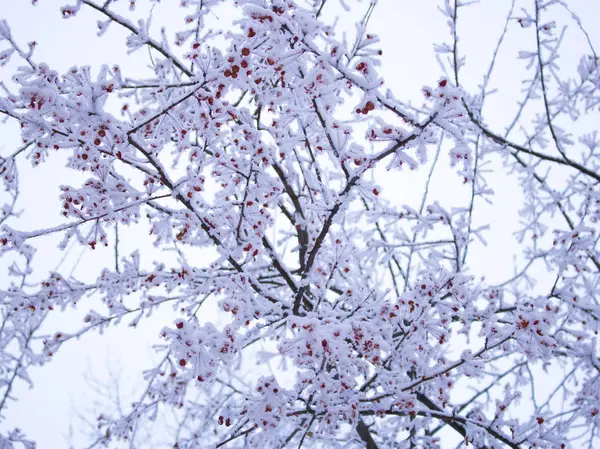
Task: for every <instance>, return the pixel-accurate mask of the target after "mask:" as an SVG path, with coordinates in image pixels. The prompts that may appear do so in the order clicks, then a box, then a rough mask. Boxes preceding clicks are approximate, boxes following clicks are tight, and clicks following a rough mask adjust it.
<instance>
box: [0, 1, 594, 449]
mask: <svg viewBox="0 0 600 449" xmlns="http://www.w3.org/2000/svg"><path fill="white" fill-rule="evenodd" d="M39 3H40V5H39V6H38V7H35V8H34V7H32V6H31V5H30V2H29V1H26V0H0V19H2V18H4V19H6V20H7V21H8V23H9V24H10V26H11V28H12V31H13V34H14V36H15V38H16V39H17V41H18V42H19V44H20V45H21V46H22V47H26V43H27V42H28V41H31V40H36V41H37V42H38V48H37V50H36V53H35V60H36V61H44V62H46V63H48V64H49V65H50V66H51V67H52V68H54V69H56V70H58V71H59V73H62V72H65V71H66V70H67V69H68V68H69V67H71V66H73V65H78V66H82V65H91V66H92V67H93V68H98V67H99V65H100V64H102V63H108V64H111V65H112V64H115V63H116V64H119V65H120V66H121V68H122V69H123V71H124V72H127V73H129V74H130V75H133V74H134V73H135V71H143V70H144V67H145V66H146V64H147V52H146V51H145V50H140V51H138V52H136V53H134V54H133V55H126V54H125V51H124V45H123V38H124V36H125V34H124V33H123V32H122V31H121V30H120V29H119V28H118V27H117V26H115V25H112V26H111V29H109V31H108V32H107V34H106V35H104V36H103V37H102V38H97V37H96V36H95V30H96V24H95V22H96V20H97V19H98V16H97V15H96V14H95V13H92V12H91V11H90V10H88V9H87V8H83V10H82V12H81V13H80V14H79V16H78V17H76V18H75V19H71V20H66V21H65V20H62V19H61V17H60V12H59V9H58V8H59V6H62V5H63V4H64V3H65V2H64V1H62V0H40V1H39ZM178 3H179V2H178V1H176V0H163V2H162V4H161V5H159V6H158V7H157V12H156V17H157V18H160V21H161V22H164V23H166V24H169V23H173V20H174V19H172V16H174V15H175V14H176V15H177V17H180V13H179V12H178V11H177V8H176V5H177V4H178ZM438 3H439V2H437V1H433V0H380V2H379V5H378V6H377V8H376V9H375V12H374V15H373V18H372V20H371V22H370V27H369V29H370V30H371V31H373V32H374V33H376V34H378V35H379V37H380V38H381V40H382V43H381V47H382V49H383V52H384V55H383V60H382V61H383V66H382V68H381V70H380V74H381V75H382V76H383V77H384V79H385V80H386V84H387V86H388V87H389V88H390V89H391V90H392V91H393V92H394V93H395V95H396V96H397V97H398V98H399V99H401V100H408V99H412V100H413V101H415V102H416V104H420V102H421V101H422V97H421V93H420V89H421V87H422V86H423V85H434V84H435V83H436V82H437V80H438V79H439V78H440V76H442V75H443V73H442V71H441V69H440V67H439V65H438V63H437V62H436V60H435V55H434V52H433V43H434V42H438V43H439V42H442V41H447V42H450V35H449V29H448V26H447V25H446V23H445V19H444V17H443V16H442V15H441V14H440V13H439V12H438V11H437V5H438ZM531 3H532V2H517V4H523V5H527V6H528V7H530V6H531ZM352 4H354V3H353V2H352ZM569 5H570V7H571V8H572V9H573V10H574V11H575V12H576V13H578V14H579V15H580V17H581V19H582V22H583V25H584V27H585V28H586V29H587V31H588V32H589V33H590V35H591V38H592V41H593V42H594V43H595V44H596V46H597V48H600V26H598V24H599V23H600V1H599V0H574V1H570V2H569ZM364 6H366V4H365V5H364ZM509 8H510V1H509V0H482V2H481V5H477V6H473V7H470V8H465V9H463V10H461V11H464V14H463V15H461V17H460V18H459V20H460V22H459V27H460V28H459V33H460V38H461V41H460V47H461V53H462V54H463V55H465V56H466V57H467V66H466V67H465V68H464V69H463V71H462V72H461V79H462V82H463V83H464V84H465V85H466V86H468V87H467V90H470V91H472V92H473V91H475V90H476V86H478V85H479V83H481V75H482V73H483V72H484V71H485V70H487V66H488V64H489V60H490V57H491V50H492V49H493V47H494V46H495V43H496V39H497V37H498V36H499V34H500V32H501V30H502V27H503V25H504V20H505V17H506V14H507V12H508V10H509ZM363 9H364V8H361V9H360V10H357V11H356V14H354V11H353V12H352V14H353V15H354V16H355V17H358V16H360V15H362V13H363ZM518 10H519V9H518V8H516V11H518ZM172 13H175V14H172ZM211 21H212V22H211V23H212V24H213V26H219V23H223V22H226V18H225V17H221V18H220V19H219V20H217V19H216V18H214V17H212V18H211ZM342 23H346V22H344V21H343V22H342ZM174 25H175V26H174V27H172V28H171V29H177V28H176V26H177V25H178V22H175V23H174ZM515 26H516V25H515V24H513V25H512V27H513V28H512V29H511V30H512V32H511V33H509V38H508V40H507V42H506V43H505V46H504V47H503V49H502V52H501V55H500V60H499V65H500V66H501V67H502V68H501V69H500V70H498V71H497V72H495V76H494V78H493V80H492V83H491V84H492V86H499V87H502V88H503V89H504V90H503V91H502V92H503V93H502V95H498V96H494V97H493V98H490V100H489V103H488V104H487V106H486V110H487V113H486V120H487V121H488V123H489V124H490V127H491V128H492V129H495V130H498V131H504V126H505V125H506V124H507V123H508V121H510V120H511V119H512V117H513V115H514V112H515V110H516V107H517V105H516V100H517V98H520V96H518V93H519V83H520V81H521V77H519V76H518V73H521V69H522V68H523V66H524V65H525V64H524V63H523V62H521V61H517V60H516V55H517V54H518V51H519V50H527V49H533V41H532V40H531V33H529V32H527V30H524V31H523V33H522V34H521V35H520V34H519V31H515V30H514V27H515ZM157 29H158V28H157V27H154V31H156V30H157ZM567 39H568V41H567V42H566V43H565V48H574V49H575V51H573V52H572V56H573V57H575V56H578V55H579V54H580V53H581V50H580V46H581V45H583V41H582V39H581V34H580V33H578V32H576V31H575V29H574V28H572V29H571V32H570V33H568V35H567ZM569 46H570V47H569ZM0 49H3V47H2V48H0ZM568 57H569V54H567V52H565V51H563V59H564V63H565V66H567V65H568V66H569V67H570V68H574V67H576V63H575V64H574V63H573V61H570V60H569V59H568ZM14 59H15V62H16V60H17V59H16V58H14ZM15 62H12V63H11V64H9V65H8V66H6V67H4V68H0V80H4V81H7V80H8V79H9V78H10V76H11V74H12V73H13V71H14V69H15V65H16V64H15ZM20 64H21V62H20V61H19V65H20ZM565 68H566V67H565ZM579 126H582V127H583V129H586V130H587V129H590V130H591V129H594V128H593V124H589V123H585V122H584V123H582V124H581V125H579ZM18 145H19V137H18V134H17V130H16V126H15V125H14V123H10V122H9V123H7V124H0V154H2V155H5V154H7V153H11V152H12V151H14V149H15V148H16V147H17V146H18ZM60 166H61V161H60V157H53V158H52V160H51V161H50V163H44V164H42V165H41V166H40V167H38V168H36V169H32V168H31V167H30V166H28V165H27V164H22V165H21V167H20V168H21V172H20V181H21V194H22V198H21V202H20V205H21V207H23V206H24V205H25V209H24V212H23V215H22V217H21V218H20V219H19V224H20V226H21V227H22V228H24V229H26V230H31V229H35V228H41V227H48V226H52V225H55V224H57V223H58V222H59V213H58V211H59V209H60V203H59V201H58V194H59V192H58V188H57V186H58V185H60V184H62V183H73V184H74V183H75V181H72V180H70V179H67V178H65V179H60V178H61V177H62V176H63V175H64V176H68V175H69V174H72V173H71V172H67V171H65V170H61V169H60ZM425 173H426V170H422V171H421V170H419V171H418V172H415V173H411V172H408V171H403V172H401V173H397V174H395V175H393V176H388V179H387V180H385V182H384V181H381V182H380V184H381V185H382V186H383V187H384V189H383V191H384V192H393V193H391V195H396V196H398V203H407V202H418V201H420V198H421V192H422V186H423V174H425ZM488 182H489V183H490V184H491V187H492V188H493V189H494V190H495V193H496V194H495V198H494V205H493V206H488V205H486V204H484V203H483V202H480V203H478V204H477V205H476V214H477V215H476V220H477V221H478V222H479V223H483V222H488V223H492V225H493V229H492V232H491V233H490V234H487V236H488V243H489V244H488V246H487V247H485V248H484V247H483V246H482V245H479V244H475V245H473V246H472V248H471V249H470V256H469V257H470V260H471V264H472V265H473V267H474V269H476V267H477V266H478V263H480V264H481V267H482V268H485V273H486V275H487V280H488V281H489V282H490V283H494V282H499V281H502V280H504V279H506V278H508V277H510V276H511V275H512V273H513V269H514V265H513V252H514V247H511V242H514V237H513V236H512V231H513V228H512V227H511V226H512V225H513V224H516V223H517V221H518V210H517V205H518V204H519V202H520V196H521V190H520V188H519V187H518V186H517V185H516V181H515V179H514V178H511V177H509V176H507V175H506V173H505V171H504V170H502V169H498V170H497V171H496V172H495V173H493V174H491V175H490V176H489V177H488ZM465 192H466V190H461V187H460V186H459V183H458V182H457V179H456V178H455V177H448V178H445V177H441V178H436V180H435V182H434V183H433V184H432V196H437V197H439V198H442V199H443V198H452V197H454V196H457V197H464V195H465ZM2 194H3V192H0V195H2ZM386 194H387V195H390V193H386ZM391 198H393V196H391ZM446 204H448V202H446ZM13 223H14V222H13ZM15 227H16V226H15ZM120 241H121V247H120V252H121V255H127V254H129V253H131V252H132V251H133V250H134V249H136V248H137V247H139V246H142V245H143V246H147V243H148V242H149V239H147V238H146V237H144V236H140V235H139V234H138V233H131V232H129V233H128V232H127V231H126V230H124V229H123V228H121V236H120ZM56 243H57V238H56V237H49V238H44V239H39V240H38V241H36V247H37V248H38V250H39V253H38V255H37V256H36V268H37V269H38V270H39V276H40V277H43V276H45V275H46V274H47V271H48V270H53V269H55V268H56V266H57V265H58V264H59V263H60V261H61V258H62V254H61V253H60V252H59V251H57V250H56ZM157 257H158V253H157ZM112 258H113V253H112V250H111V249H110V248H109V249H106V250H105V249H100V250H96V251H94V252H92V251H89V250H83V251H82V249H80V248H78V247H76V248H75V249H73V250H72V251H71V252H70V253H69V254H68V256H67V258H66V259H65V261H64V262H63V265H62V269H63V270H65V271H66V272H67V273H68V272H69V271H70V269H71V267H73V270H74V271H73V274H74V275H77V276H80V277H84V278H86V277H87V278H89V279H93V278H95V276H96V273H97V272H98V268H99V267H102V266H105V265H108V266H113V262H112ZM490 260H493V261H494V269H493V270H490V267H491V264H490V262H489V261H490ZM66 267H69V269H68V270H67V269H66ZM5 273H6V261H2V260H0V285H4V284H5V280H4V279H3V277H4V276H5ZM539 276H540V279H543V276H544V273H543V270H542V269H541V268H540V270H539ZM37 279H39V277H38V278H37ZM90 307H93V305H87V304H82V307H81V308H80V310H79V311H78V312H75V311H70V312H67V313H65V314H56V316H53V317H52V318H51V319H50V320H48V322H47V323H46V326H47V329H48V330H49V331H50V330H52V331H55V330H59V329H64V330H68V329H75V328H76V327H77V325H78V324H79V323H81V321H80V320H81V317H82V316H83V315H84V314H85V313H86V312H87V311H88V310H89V308H90ZM174 316H175V315H170V314H167V313H165V314H164V315H162V314H161V315H156V316H153V317H152V318H151V319H150V320H146V321H144V322H142V323H143V324H142V325H141V326H140V328H138V329H132V328H127V327H126V326H121V327H120V328H119V329H114V328H111V329H109V330H108V331H107V332H106V334H105V335H98V334H95V333H89V334H87V335H85V336H84V337H83V338H82V339H81V340H80V341H77V342H70V343H68V344H66V345H65V346H63V348H62V349H61V350H60V351H59V353H58V354H57V355H56V356H55V359H54V361H53V362H52V363H51V364H50V365H47V366H44V367H41V368H34V369H31V370H30V375H31V377H32V379H33V382H34V388H32V389H30V388H29V387H28V386H27V385H25V384H23V383H18V384H17V385H16V387H15V388H14V390H13V396H14V397H17V398H18V401H13V402H11V403H10V404H9V406H8V408H7V410H6V412H5V416H4V418H5V420H4V421H3V422H1V423H0V428H2V429H7V428H13V427H15V426H17V427H20V428H22V429H23V430H24V431H25V433H26V435H27V436H28V437H30V438H31V439H33V440H35V441H37V443H38V447H39V448H40V449H47V448H48V449H55V448H61V447H65V448H66V447H68V437H69V435H68V431H69V427H70V426H72V427H73V432H74V437H73V438H74V440H73V441H74V442H75V444H74V447H76V448H79V447H81V444H82V440H81V439H80V437H78V436H77V435H78V433H79V432H80V431H81V422H80V421H79V420H78V419H77V418H76V415H77V414H78V413H85V412H87V411H88V410H89V409H90V408H93V407H94V400H95V396H94V395H93V394H90V386H89V385H88V384H87V383H86V381H85V378H84V373H87V374H88V375H91V376H93V377H97V378H99V379H107V378H108V366H109V365H110V366H121V367H122V374H121V376H120V377H119V379H120V381H121V385H120V387H121V392H122V393H123V394H124V396H125V397H126V398H127V397H128V392H130V391H132V390H133V389H135V387H136V385H139V379H140V378H139V376H140V373H141V371H142V370H143V369H146V368H149V367H150V366H151V365H150V360H152V354H153V351H152V349H151V344H152V343H153V342H157V341H158V339H157V335H158V332H159V331H160V329H161V328H162V327H163V326H165V325H170V324H171V323H172V320H173V317H174ZM74 320H77V321H76V322H75V321H74ZM124 324H125V323H124ZM117 371H118V370H117ZM129 398H130V399H131V396H130V397H129ZM125 404H126V405H127V401H126V402H125ZM91 417H92V418H93V415H91Z"/></svg>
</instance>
